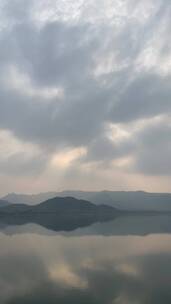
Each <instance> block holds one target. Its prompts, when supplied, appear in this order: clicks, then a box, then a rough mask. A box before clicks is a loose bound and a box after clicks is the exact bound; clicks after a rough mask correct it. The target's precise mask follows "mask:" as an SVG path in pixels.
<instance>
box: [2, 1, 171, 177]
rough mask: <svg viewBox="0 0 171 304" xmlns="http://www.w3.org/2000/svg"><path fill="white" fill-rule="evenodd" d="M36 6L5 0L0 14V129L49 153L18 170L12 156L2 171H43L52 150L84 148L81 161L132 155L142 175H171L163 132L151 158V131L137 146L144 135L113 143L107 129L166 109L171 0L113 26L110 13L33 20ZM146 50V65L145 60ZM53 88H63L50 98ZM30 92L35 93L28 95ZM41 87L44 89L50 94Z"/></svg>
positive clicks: (169, 94) (168, 108)
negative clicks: (0, 21) (93, 18)
mask: <svg viewBox="0 0 171 304" xmlns="http://www.w3.org/2000/svg"><path fill="white" fill-rule="evenodd" d="M24 3H25V2H24ZM128 4H129V5H130V7H131V10H134V9H135V12H136V8H137V10H138V9H139V4H137V3H134V6H135V7H134V8H133V6H131V4H130V3H129V0H128ZM151 4H153V1H151ZM49 5H50V4H49ZM35 7H36V6H35V2H34V1H29V3H27V5H26V6H25V5H23V1H20V0H15V1H13V2H12V4H11V2H10V1H6V2H4V12H3V13H2V15H3V16H4V20H6V23H5V27H4V30H3V31H1V32H0V49H1V51H0V67H1V77H0V129H1V130H9V131H10V132H11V134H13V135H14V136H15V137H17V138H19V139H20V140H21V141H24V142H31V143H33V144H36V145H38V146H40V147H41V149H42V151H43V153H45V154H46V156H44V158H43V160H41V159H42V158H41V157H40V160H37V165H36V157H35V158H34V159H33V160H32V161H31V162H30V160H28V161H27V164H26V158H25V156H24V158H21V166H20V168H19V167H18V166H16V165H13V164H12V163H15V157H12V158H10V159H9V166H10V169H8V168H7V167H8V165H7V163H4V165H3V170H7V172H8V173H9V174H10V172H12V171H13V172H15V169H14V168H16V167H18V168H19V169H18V170H19V171H20V172H21V171H22V170H23V169H24V168H26V169H27V168H28V167H29V166H30V167H31V168H33V167H35V171H36V170H37V172H41V170H40V171H39V169H40V167H42V166H43V163H44V164H46V161H47V162H48V158H50V157H51V154H50V153H52V152H53V153H54V151H56V150H58V149H60V150H61V149H62V148H63V147H70V148H71V147H80V146H84V147H86V148H87V151H88V153H87V156H86V157H85V158H84V159H82V160H81V161H82V162H83V161H86V162H87V161H89V162H90V161H93V162H94V161H97V162H104V161H106V162H110V161H112V159H116V158H121V157H125V156H130V155H132V156H135V162H136V166H135V167H136V168H137V170H138V171H139V172H142V173H147V174H160V173H161V174H170V166H169V164H168V162H169V157H168V156H169V153H170V148H168V145H167V140H168V141H169V137H168V139H167V140H166V142H165V143H164V144H163V147H162V150H161V145H160V142H161V141H162V140H163V139H162V138H163V133H162V132H159V131H155V130H154V137H155V136H156V134H157V137H158V145H157V144H156V147H157V149H158V150H160V151H161V154H160V152H159V153H158V152H156V153H155V155H154V157H153V159H152V160H151V157H150V155H152V154H154V152H155V151H154V148H150V147H147V143H146V140H148V134H147V135H146V139H145V138H144V137H143V138H142V143H140V140H139V138H141V134H140V135H139V136H140V137H139V138H137V136H136V134H132V136H131V141H130V142H129V141H128V140H127V139H126V140H125V142H122V143H121V144H117V143H115V142H112V141H111V140H109V139H108V137H107V135H106V133H105V132H106V129H107V128H108V125H109V124H110V123H113V124H114V125H120V124H122V125H124V128H125V129H127V128H129V124H130V123H138V122H139V121H140V120H142V119H144V120H146V119H149V118H150V119H154V118H155V117H156V116H159V115H166V114H168V113H170V112H171V103H170V97H171V90H170V69H169V67H168V70H167V65H169V60H170V59H169V49H170V42H169V39H168V28H170V18H169V12H170V4H169V2H167V3H164V4H160V3H157V4H156V10H155V13H153V14H151V15H149V17H146V19H143V18H144V17H143V16H139V18H135V17H132V16H131V14H130V17H129V16H126V18H125V19H124V20H122V18H121V19H119V20H118V24H117V25H116V24H112V23H111V21H110V20H108V19H107V17H106V19H105V20H104V22H101V23H99V22H94V23H92V22H88V21H87V22H85V21H84V22H83V21H82V20H80V19H78V20H77V22H71V20H69V19H68V20H67V19H66V20H65V21H64V20H63V21H62V20H56V21H51V20H50V19H46V20H45V21H44V22H38V21H37V23H36V22H35V20H34V17H33V15H34V14H33V13H34V12H33V10H34V8H35ZM145 7H146V6H145ZM82 9H83V10H84V8H82ZM146 13H149V11H147V12H146ZM147 16H148V14H147ZM115 18H116V16H115ZM139 19H142V20H139ZM87 20H88V19H87ZM107 21H109V22H107ZM121 21H122V22H121ZM115 22H116V20H115ZM150 48H152V50H153V52H154V57H155V56H156V59H155V60H156V61H155V63H154V64H152V62H151V61H152V60H153V59H154V58H153V57H149V58H148V56H149V54H148V50H149V49H150ZM145 50H146V51H147V54H146V57H147V59H148V60H149V61H148V60H147V61H148V64H147V65H145V63H144V61H143V60H145V59H144V57H143V54H144V51H145ZM156 52H157V55H156ZM150 58H151V59H150ZM150 60H151V61H150ZM15 81H16V82H17V83H19V84H18V87H17V85H16V83H15ZM28 83H29V84H28ZM29 85H30V86H29ZM55 88H58V89H61V90H62V92H63V93H62V94H61V95H60V94H59V95H56V96H54V95H53V94H51V90H54V89H55ZM30 90H33V91H34V92H32V93H29V92H30ZM43 90H48V92H49V95H48V97H47V96H45V95H43ZM36 92H39V93H40V92H41V94H38V93H36ZM149 132H153V128H152V129H151V131H150V129H149ZM156 132H157V133H156ZM163 132H164V131H163ZM144 134H145V133H144ZM134 135H135V136H134ZM142 136H143V135H142ZM149 146H150V144H149ZM137 147H138V149H137ZM139 147H141V148H142V150H141V151H140V149H139ZM133 149H135V150H134V151H133ZM158 150H156V151H158ZM137 153H139V154H137ZM158 154H160V155H162V160H161V159H159V156H158ZM22 159H24V160H22ZM44 159H45V161H44ZM0 163H1V162H0ZM16 163H17V162H16ZM31 163H32V165H31ZM16 172H17V170H16ZM30 172H32V169H31V170H30ZM33 173H34V170H33Z"/></svg>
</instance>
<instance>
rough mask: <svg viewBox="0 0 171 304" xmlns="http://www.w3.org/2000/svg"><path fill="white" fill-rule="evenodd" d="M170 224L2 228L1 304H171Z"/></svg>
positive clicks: (141, 221) (165, 220) (143, 220)
mask: <svg viewBox="0 0 171 304" xmlns="http://www.w3.org/2000/svg"><path fill="white" fill-rule="evenodd" d="M170 223H171V218H170V217H169V216H168V217H167V216H158V217H140V218H139V217H134V218H131V217H130V218H129V217H127V218H119V219H115V220H113V221H111V222H106V223H96V224H93V225H91V226H89V227H84V228H79V227H78V229H76V230H74V231H69V232H67V231H63V232H59V231H58V232H57V231H52V230H48V229H46V228H45V227H42V226H39V225H36V224H27V225H20V226H14V225H13V226H8V225H3V223H1V225H0V245H1V249H0V290H1V293H0V303H1V304H20V303H22V304H23V303H24V304H39V303H41V304H45V303H48V304H56V303H59V304H66V303H70V304H77V303H78V304H115V303H116V304H152V303H154V304H159V303H160V304H161V303H162V304H167V303H168V304H170V303H171V234H170V226H171V224H170Z"/></svg>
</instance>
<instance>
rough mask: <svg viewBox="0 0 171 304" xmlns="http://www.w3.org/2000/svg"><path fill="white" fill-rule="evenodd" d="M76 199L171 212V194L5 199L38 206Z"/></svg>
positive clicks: (50, 195) (110, 193)
mask: <svg viewBox="0 0 171 304" xmlns="http://www.w3.org/2000/svg"><path fill="white" fill-rule="evenodd" d="M56 196H58V197H66V196H70V197H75V198H77V199H82V200H87V201H90V202H92V203H93V204H95V205H101V204H105V205H109V206H112V207H115V208H118V209H123V210H147V211H149V210H156V211H171V193H148V192H143V191H101V192H90V191H89V192H86V191H62V192H47V193H40V194H35V195H24V194H14V193H13V194H8V195H7V196H6V197H4V198H3V199H4V200H7V201H9V202H11V203H25V204H29V205H34V204H38V203H40V202H42V201H45V200H47V199H49V198H53V197H56Z"/></svg>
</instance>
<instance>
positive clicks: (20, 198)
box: [3, 192, 58, 205]
mask: <svg viewBox="0 0 171 304" xmlns="http://www.w3.org/2000/svg"><path fill="white" fill-rule="evenodd" d="M56 196H58V195H57V192H46V193H39V194H17V193H9V194H7V195H6V196H4V197H3V200H7V201H8V202H10V203H14V204H28V205H35V204H39V203H41V202H43V201H45V200H48V199H50V198H53V197H56Z"/></svg>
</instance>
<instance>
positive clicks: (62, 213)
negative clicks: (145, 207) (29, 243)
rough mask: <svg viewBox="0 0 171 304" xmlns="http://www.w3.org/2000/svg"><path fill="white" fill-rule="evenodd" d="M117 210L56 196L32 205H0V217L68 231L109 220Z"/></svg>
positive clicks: (6, 221) (8, 221) (8, 222)
mask: <svg viewBox="0 0 171 304" xmlns="http://www.w3.org/2000/svg"><path fill="white" fill-rule="evenodd" d="M119 213H120V211H119V210H117V209H115V208H112V207H109V206H105V205H100V206H96V205H94V204H92V203H90V202H88V201H84V200H77V199H75V198H72V197H66V198H59V197H57V198H53V199H50V200H48V201H45V202H43V203H41V204H38V205H36V206H28V205H24V204H12V205H10V206H4V207H1V208H0V220H1V223H3V224H4V225H24V224H27V223H35V224H39V225H41V226H44V227H46V228H47V229H50V230H54V231H61V230H64V231H70V230H74V229H76V228H78V227H85V226H88V225H90V224H92V223H95V222H99V221H101V222H103V221H107V220H111V219H113V218H115V217H116V216H117V215H119Z"/></svg>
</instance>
